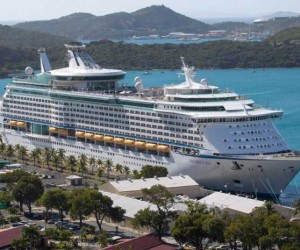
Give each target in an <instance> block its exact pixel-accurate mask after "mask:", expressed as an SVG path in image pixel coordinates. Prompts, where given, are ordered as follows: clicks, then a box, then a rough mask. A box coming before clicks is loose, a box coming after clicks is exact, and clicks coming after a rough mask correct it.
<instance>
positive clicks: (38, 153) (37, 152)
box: [35, 148, 43, 164]
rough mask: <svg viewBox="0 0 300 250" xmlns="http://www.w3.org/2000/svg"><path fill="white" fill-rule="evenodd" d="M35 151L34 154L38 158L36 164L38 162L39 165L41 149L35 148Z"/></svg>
mask: <svg viewBox="0 0 300 250" xmlns="http://www.w3.org/2000/svg"><path fill="white" fill-rule="evenodd" d="M35 150H36V154H37V155H38V157H37V162H38V163H39V164H41V160H42V154H43V151H42V149H41V148H35Z"/></svg>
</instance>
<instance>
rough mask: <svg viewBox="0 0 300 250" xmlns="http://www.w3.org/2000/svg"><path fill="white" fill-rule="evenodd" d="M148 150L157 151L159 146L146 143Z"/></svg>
mask: <svg viewBox="0 0 300 250" xmlns="http://www.w3.org/2000/svg"><path fill="white" fill-rule="evenodd" d="M146 148H147V149H151V150H155V149H156V148H157V145H156V144H155V143H146Z"/></svg>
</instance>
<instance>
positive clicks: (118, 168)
mask: <svg viewBox="0 0 300 250" xmlns="http://www.w3.org/2000/svg"><path fill="white" fill-rule="evenodd" d="M115 171H116V173H117V175H118V180H119V179H120V174H122V173H123V166H122V165H121V164H117V165H116V166H115Z"/></svg>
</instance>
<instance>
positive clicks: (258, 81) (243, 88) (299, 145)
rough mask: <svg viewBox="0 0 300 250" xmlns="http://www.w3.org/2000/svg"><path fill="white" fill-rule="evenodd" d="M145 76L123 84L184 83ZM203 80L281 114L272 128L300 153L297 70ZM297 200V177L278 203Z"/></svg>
mask: <svg viewBox="0 0 300 250" xmlns="http://www.w3.org/2000/svg"><path fill="white" fill-rule="evenodd" d="M144 73H145V72H143V71H128V72H127V74H126V77H125V79H124V81H123V82H124V83H127V84H132V85H133V84H134V78H135V77H137V76H139V77H141V79H142V81H143V85H144V87H160V86H164V85H172V84H177V83H180V82H182V81H183V80H184V76H182V75H181V74H180V73H181V71H179V70H178V71H176V70H174V71H170V70H152V71H150V74H147V75H146V74H144ZM202 78H206V79H207V80H208V83H209V84H210V85H216V86H219V87H220V88H221V89H223V90H226V89H229V90H234V91H235V92H237V93H238V94H241V95H244V96H247V97H250V98H251V99H253V100H254V101H255V102H256V103H257V104H260V105H263V106H267V107H270V108H272V109H281V110H283V111H284V116H283V119H281V120H277V121H275V125H276V127H277V129H278V130H279V132H280V133H281V134H282V136H283V137H284V138H285V140H286V142H287V143H288V145H289V147H290V148H291V149H295V150H299V151H300V68H280V69H228V70H198V71H197V79H199V80H200V79H202ZM8 81H9V79H2V80H0V95H3V93H4V87H5V86H6V84H7V83H8ZM299 198H300V174H298V175H297V176H296V177H295V178H294V179H293V180H292V181H291V182H290V184H289V185H288V187H287V188H286V189H285V190H284V191H283V193H282V194H281V196H280V200H281V202H282V203H284V204H291V203H292V202H293V201H294V200H296V199H299Z"/></svg>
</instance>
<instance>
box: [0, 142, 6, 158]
mask: <svg viewBox="0 0 300 250" xmlns="http://www.w3.org/2000/svg"><path fill="white" fill-rule="evenodd" d="M5 149H6V145H5V144H4V143H1V144H0V152H1V157H2V158H3V156H4V152H5Z"/></svg>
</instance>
